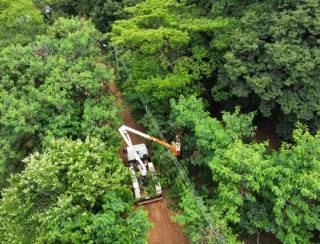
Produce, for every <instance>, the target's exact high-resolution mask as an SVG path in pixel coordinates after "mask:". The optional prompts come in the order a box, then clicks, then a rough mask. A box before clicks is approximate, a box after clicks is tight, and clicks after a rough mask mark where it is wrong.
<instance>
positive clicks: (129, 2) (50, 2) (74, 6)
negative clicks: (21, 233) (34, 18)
mask: <svg viewBox="0 0 320 244" xmlns="http://www.w3.org/2000/svg"><path fill="white" fill-rule="evenodd" d="M35 2H36V4H37V6H38V7H39V8H40V9H44V8H46V7H50V10H51V12H50V15H49V16H52V17H53V19H54V18H55V17H57V16H65V17H66V16H74V15H78V16H82V17H88V18H91V19H92V21H93V22H94V23H95V25H96V28H97V29H99V30H100V31H102V32H107V31H110V30H111V25H112V23H113V22H114V21H115V20H118V19H121V18H124V17H125V16H127V14H126V12H125V8H126V7H130V6H134V5H135V4H137V3H139V2H141V0H81V1H74V0H35Z"/></svg>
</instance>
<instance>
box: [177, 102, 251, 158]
mask: <svg viewBox="0 0 320 244" xmlns="http://www.w3.org/2000/svg"><path fill="white" fill-rule="evenodd" d="M171 107H172V112H171V121H173V122H172V124H173V128H180V129H182V128H184V129H185V131H186V133H185V134H184V136H183V138H182V139H183V141H182V143H183V145H184V146H183V148H184V149H183V150H184V151H188V150H190V149H191V148H192V150H193V153H194V155H191V158H193V159H194V160H193V159H191V161H192V162H193V163H196V164H197V163H198V164H204V163H205V162H206V160H207V158H206V157H207V156H208V157H211V156H212V155H213V154H215V151H216V150H218V149H219V148H221V149H225V148H227V147H228V146H229V145H230V144H231V143H233V142H234V141H236V140H240V139H245V138H248V137H251V136H253V135H254V127H253V126H252V120H253V117H254V114H253V113H250V114H248V115H242V114H240V109H239V108H236V110H235V112H234V113H232V114H231V113H228V112H224V113H223V116H222V120H223V122H222V123H221V122H220V121H218V120H217V119H215V118H211V117H210V115H209V113H208V112H205V110H204V105H203V102H202V101H201V100H199V99H197V98H196V97H195V96H191V97H181V98H180V99H179V101H178V102H175V101H172V103H171ZM195 146H196V148H195ZM200 155H202V156H200ZM203 157H204V158H203Z"/></svg>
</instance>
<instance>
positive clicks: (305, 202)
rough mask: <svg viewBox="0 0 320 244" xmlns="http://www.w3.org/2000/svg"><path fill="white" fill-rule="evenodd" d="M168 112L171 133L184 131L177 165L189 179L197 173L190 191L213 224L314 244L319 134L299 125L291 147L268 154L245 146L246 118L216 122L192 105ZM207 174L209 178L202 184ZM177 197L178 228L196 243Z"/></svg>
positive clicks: (194, 227)
mask: <svg viewBox="0 0 320 244" xmlns="http://www.w3.org/2000/svg"><path fill="white" fill-rule="evenodd" d="M171 106H172V114H171V123H172V125H173V128H175V127H178V128H180V130H181V129H182V130H184V132H183V134H184V136H183V139H184V140H183V141H182V144H183V145H184V147H183V148H184V154H183V155H184V157H185V158H183V159H182V163H183V164H184V165H185V166H187V167H188V169H189V171H190V172H193V174H195V173H194V172H200V173H199V175H196V177H195V178H196V179H197V181H196V182H197V187H198V189H199V192H201V194H202V195H203V198H204V199H205V202H206V204H207V206H209V207H211V208H213V209H215V211H217V210H218V212H216V215H217V216H221V217H220V218H223V221H225V223H227V224H229V225H230V224H232V226H234V229H233V230H238V231H237V232H239V231H242V232H246V233H249V234H253V233H260V232H261V231H265V232H271V233H273V234H275V236H276V237H277V238H278V239H279V240H281V241H282V242H284V243H312V242H317V239H316V238H317V236H316V233H317V232H318V231H319V223H320V218H319V216H320V215H319V210H320V209H319V206H318V202H319V196H320V194H319V186H320V185H319V183H318V182H319V180H320V175H319V173H318V171H319V164H320V155H319V148H320V147H319V145H320V137H319V132H318V133H317V134H316V135H311V134H310V133H309V132H308V130H307V129H306V128H305V127H302V126H301V125H300V126H298V127H297V129H295V130H294V134H293V135H294V136H293V138H294V142H293V144H288V143H284V144H283V145H282V146H281V149H280V151H279V152H278V151H273V152H269V151H268V150H267V144H266V143H256V142H254V141H252V140H250V137H252V135H253V134H254V127H253V126H252V120H253V114H252V113H251V114H240V113H239V109H236V111H235V113H223V116H222V120H221V121H219V120H217V119H215V118H211V117H210V116H209V114H208V113H207V112H206V111H205V110H204V105H203V103H202V101H201V100H199V99H197V98H195V97H187V98H186V97H182V98H180V99H179V101H177V102H174V101H173V102H172V105H171ZM189 140H192V141H191V143H190V144H189ZM190 162H191V163H190ZM194 167H197V168H196V170H192V168H194ZM199 169H200V170H199ZM208 170H210V174H211V175H210V176H211V178H208V177H206V175H207V174H208V173H205V172H206V171H208ZM191 176H194V175H191ZM201 178H204V179H205V180H206V182H205V183H202V182H203V179H202V181H200V180H199V179H201ZM198 182H201V185H199V183H198ZM203 185H204V186H205V189H203ZM185 197H186V196H184V195H182V205H181V206H182V208H183V209H185V210H186V213H184V216H183V217H182V219H181V220H182V223H185V224H187V223H188V224H189V225H190V226H188V227H187V231H189V232H190V233H189V235H190V236H191V237H192V238H201V235H200V233H201V231H199V228H200V229H201V228H203V226H202V227H201V223H197V224H193V223H192V221H191V220H192V217H191V214H190V213H192V212H193V211H195V209H196V207H192V205H191V204H190V201H189V200H188V199H189V198H188V197H186V198H185ZM216 215H213V216H216ZM197 216H198V215H197V214H196V213H194V218H195V219H196V218H197ZM218 218H219V217H218ZM198 224H199V225H198ZM199 236H200V237H199Z"/></svg>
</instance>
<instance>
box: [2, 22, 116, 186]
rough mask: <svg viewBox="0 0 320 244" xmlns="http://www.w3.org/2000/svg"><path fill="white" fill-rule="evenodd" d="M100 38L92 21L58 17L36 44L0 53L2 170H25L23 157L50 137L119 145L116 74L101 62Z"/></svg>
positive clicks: (18, 46) (11, 48)
mask: <svg viewBox="0 0 320 244" xmlns="http://www.w3.org/2000/svg"><path fill="white" fill-rule="evenodd" d="M101 37H102V35H101V34H100V33H99V32H98V31H97V30H96V29H95V28H94V27H93V25H92V23H91V22H88V21H81V20H79V19H78V18H73V19H69V20H67V19H58V20H57V22H56V23H55V24H54V25H53V26H51V27H50V28H49V29H48V34H47V35H44V36H38V37H37V40H36V41H35V42H34V43H32V44H30V45H27V46H25V47H22V46H20V45H16V46H10V47H8V48H5V49H3V50H2V51H1V52H0V76H1V84H0V94H1V96H0V108H1V109H0V111H1V112H0V135H1V137H0V145H1V146H0V155H1V158H0V160H1V161H0V166H2V172H4V171H11V170H9V168H13V170H17V169H19V168H21V164H20V163H19V160H20V159H21V158H23V157H25V156H26V155H28V154H29V153H30V152H32V151H33V150H34V149H39V148H40V147H41V145H42V143H43V141H44V140H45V139H46V138H49V137H52V136H54V137H59V138H60V137H71V138H82V139H83V138H85V137H86V136H88V135H91V136H96V137H98V138H101V139H103V140H105V141H108V142H110V145H114V146H115V147H116V146H117V145H119V140H118V133H117V130H116V128H117V127H118V126H119V124H120V119H119V118H118V116H117V111H118V109H117V108H116V107H115V106H114V104H115V99H114V97H112V96H109V95H108V91H107V86H108V81H110V80H112V73H111V71H110V70H109V69H107V67H106V66H105V65H104V64H103V63H101V62H100V63H99V62H98V60H99V59H100V50H99V48H98V46H97V42H98V41H99V40H100V38H101ZM17 164H18V165H17ZM0 168H1V167H0ZM1 178H2V180H4V177H1Z"/></svg>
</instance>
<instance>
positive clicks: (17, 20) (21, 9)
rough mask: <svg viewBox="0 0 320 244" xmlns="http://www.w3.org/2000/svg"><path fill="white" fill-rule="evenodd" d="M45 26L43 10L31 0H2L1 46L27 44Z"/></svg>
mask: <svg viewBox="0 0 320 244" xmlns="http://www.w3.org/2000/svg"><path fill="white" fill-rule="evenodd" d="M44 27H45V26H44V22H43V18H42V15H41V12H40V11H39V10H38V9H37V8H36V6H35V5H34V4H33V2H32V1H31V0H0V48H3V47H5V46H7V45H10V44H18V43H20V44H27V43H29V42H30V41H32V40H33V39H34V38H35V36H36V35H37V34H39V33H41V32H42V31H43V30H44Z"/></svg>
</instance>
